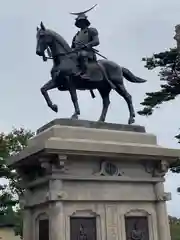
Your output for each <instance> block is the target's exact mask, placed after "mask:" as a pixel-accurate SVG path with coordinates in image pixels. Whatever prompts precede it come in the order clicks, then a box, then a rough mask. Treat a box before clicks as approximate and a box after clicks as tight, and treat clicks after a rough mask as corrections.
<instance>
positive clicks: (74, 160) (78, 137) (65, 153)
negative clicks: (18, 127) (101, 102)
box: [8, 119, 180, 240]
mask: <svg viewBox="0 0 180 240" xmlns="http://www.w3.org/2000/svg"><path fill="white" fill-rule="evenodd" d="M179 155H180V151H179V150H175V149H167V148H163V147H161V146H159V145H157V141H156V137H155V136H154V135H152V134H148V133H146V132H145V129H144V127H141V126H129V125H119V124H107V123H95V122H89V121H71V120H67V119H57V120H54V121H53V122H51V123H49V124H47V125H45V126H43V127H42V128H40V129H39V130H38V131H37V135H36V136H35V137H34V138H32V139H31V140H30V141H29V144H28V147H27V148H25V149H24V150H23V151H22V152H20V153H19V154H18V155H16V156H14V157H12V158H10V159H8V164H9V166H11V167H13V168H15V169H17V171H18V173H19V174H20V176H21V177H22V179H23V187H24V188H25V189H26V191H25V193H24V196H23V199H22V201H21V203H22V204H23V206H24V240H30V239H31V240H81V239H82V240H87V239H88V240H89V239H90V240H131V239H132V240H170V233H169V224H168V218H167V212H166V201H167V200H170V193H165V192H164V188H163V182H164V175H165V173H166V172H167V171H168V167H169V165H170V164H171V163H173V162H175V161H176V160H177V158H178V156H179Z"/></svg>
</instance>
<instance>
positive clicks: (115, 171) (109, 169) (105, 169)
mask: <svg viewBox="0 0 180 240" xmlns="http://www.w3.org/2000/svg"><path fill="white" fill-rule="evenodd" d="M95 175H99V176H122V175H123V172H121V170H120V169H119V168H118V167H117V165H116V164H115V163H111V162H107V161H102V162H101V163H100V171H99V172H98V173H96V174H95Z"/></svg>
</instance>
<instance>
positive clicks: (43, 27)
mask: <svg viewBox="0 0 180 240" xmlns="http://www.w3.org/2000/svg"><path fill="white" fill-rule="evenodd" d="M40 26H41V29H42V30H46V28H45V26H44V24H43V22H41V24H40Z"/></svg>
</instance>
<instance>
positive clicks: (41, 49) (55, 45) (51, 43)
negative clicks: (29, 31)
mask: <svg viewBox="0 0 180 240" xmlns="http://www.w3.org/2000/svg"><path fill="white" fill-rule="evenodd" d="M36 38H37V45H36V54H37V55H39V56H44V55H45V50H46V49H47V50H48V55H52V57H54V56H57V55H58V54H61V53H67V52H70V51H71V48H70V46H69V45H68V43H67V42H66V41H65V40H64V38H63V37H62V36H60V35H59V34H58V33H56V32H54V31H52V30H49V29H46V28H45V26H44V24H43V23H42V22H41V24H40V28H39V27H37V34H36Z"/></svg>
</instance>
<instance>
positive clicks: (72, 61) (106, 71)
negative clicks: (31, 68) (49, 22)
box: [36, 8, 146, 124]
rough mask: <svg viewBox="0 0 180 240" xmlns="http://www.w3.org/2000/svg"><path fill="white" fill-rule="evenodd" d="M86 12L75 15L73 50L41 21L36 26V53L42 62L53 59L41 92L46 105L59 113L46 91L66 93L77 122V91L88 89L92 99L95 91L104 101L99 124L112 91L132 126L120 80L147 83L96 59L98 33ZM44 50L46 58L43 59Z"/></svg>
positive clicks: (129, 102)
mask: <svg viewBox="0 0 180 240" xmlns="http://www.w3.org/2000/svg"><path fill="white" fill-rule="evenodd" d="M91 9H92V8H91ZM91 9H89V10H91ZM89 10H87V11H84V12H80V13H74V14H75V15H78V16H77V18H76V22H75V25H76V26H77V27H79V28H80V31H79V32H78V33H77V34H76V35H75V37H74V38H73V41H72V47H70V46H69V44H68V43H67V42H66V40H65V39H64V38H63V37H62V36H61V35H59V34H58V33H56V32H54V31H53V30H50V29H46V27H45V26H44V24H43V23H42V22H41V24H40V28H39V27H37V35H36V38H37V46H36V54H37V55H39V56H41V57H43V60H44V61H46V60H47V59H48V58H50V59H52V60H53V67H52V70H51V79H50V80H49V81H48V82H47V83H46V84H44V86H42V87H41V93H42V94H43V96H44V98H45V100H46V102H47V105H48V106H49V107H50V108H51V109H52V110H53V111H55V112H58V107H57V105H56V104H54V103H53V102H52V101H51V99H50V97H49V94H48V91H49V90H51V89H54V88H57V89H58V90H60V91H69V92H70V95H71V99H72V102H73V105H74V109H75V112H74V114H73V115H72V117H71V118H73V119H78V115H80V109H79V103H78V98H77V92H76V90H90V92H91V95H92V97H94V93H93V90H94V89H97V90H98V91H99V93H100V95H101V97H102V100H103V108H102V112H101V115H100V118H99V121H102V122H104V121H105V118H106V114H107V110H108V107H109V104H110V100H109V94H110V91H111V90H112V89H113V90H115V91H116V92H117V93H118V94H119V95H120V96H122V97H123V98H124V99H125V101H126V102H127V105H128V108H129V120H128V123H129V124H132V123H134V121H135V119H134V118H135V111H134V107H133V104H132V97H131V95H130V94H129V93H128V92H127V90H126V89H125V86H124V83H123V77H125V78H126V79H127V80H128V81H130V82H133V83H144V82H146V80H144V79H142V78H139V77H136V76H135V75H134V74H133V73H132V72H131V71H129V70H128V69H126V68H124V67H120V66H119V65H118V64H117V63H115V62H113V61H109V60H107V59H100V60H97V58H96V54H97V55H100V56H102V55H101V54H100V53H99V52H98V50H96V49H95V48H94V46H97V45H99V37H98V31H97V30H96V29H95V28H90V27H89V26H90V22H89V20H88V19H87V16H86V15H85V13H87V12H88V11H89ZM46 51H47V53H48V55H49V57H46V56H45V52H46Z"/></svg>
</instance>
